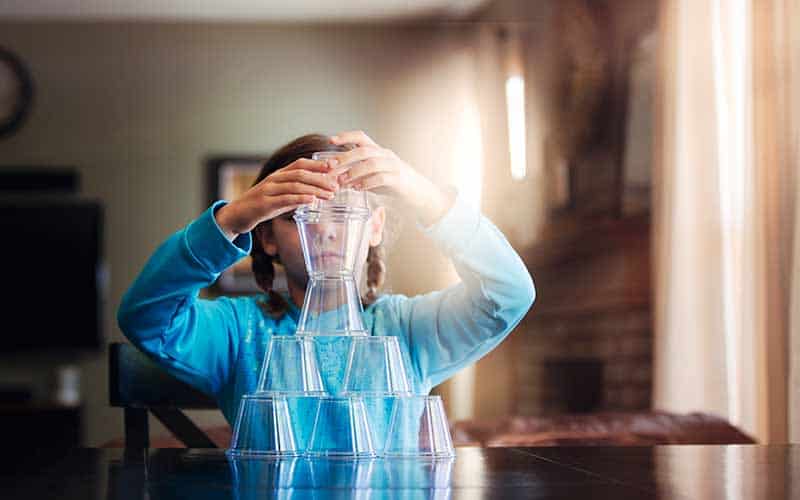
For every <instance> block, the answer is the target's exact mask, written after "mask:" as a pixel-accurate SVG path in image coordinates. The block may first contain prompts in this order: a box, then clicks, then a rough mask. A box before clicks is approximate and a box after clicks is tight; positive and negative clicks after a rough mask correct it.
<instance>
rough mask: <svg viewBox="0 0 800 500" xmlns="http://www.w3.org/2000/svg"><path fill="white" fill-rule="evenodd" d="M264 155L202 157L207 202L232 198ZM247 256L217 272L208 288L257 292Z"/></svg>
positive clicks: (248, 184)
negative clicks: (217, 274) (204, 166)
mask: <svg viewBox="0 0 800 500" xmlns="http://www.w3.org/2000/svg"><path fill="white" fill-rule="evenodd" d="M267 157H268V155H266V154H265V155H220V156H213V157H210V158H208V159H207V160H206V168H207V183H206V184H207V189H208V192H207V203H208V205H210V204H212V203H214V202H215V201H217V200H228V201H231V200H234V199H236V198H238V197H239V196H240V195H241V194H242V193H244V192H245V191H246V190H247V189H249V188H250V187H251V186H252V185H253V182H254V181H255V179H256V178H257V177H258V173H259V172H260V170H261V167H262V166H263V164H264V162H265V161H266V159H267ZM251 266H252V261H251V258H250V257H249V256H248V257H245V258H243V259H241V260H239V261H238V262H236V263H235V264H234V265H232V266H231V267H230V268H228V269H226V270H225V271H224V272H223V273H222V274H220V276H219V278H218V279H217V281H216V282H215V283H214V285H212V287H211V289H212V291H213V292H214V293H216V294H225V295H243V294H249V293H257V292H260V291H261V289H260V288H259V287H258V284H257V283H256V280H255V277H254V276H253V272H252V268H251Z"/></svg>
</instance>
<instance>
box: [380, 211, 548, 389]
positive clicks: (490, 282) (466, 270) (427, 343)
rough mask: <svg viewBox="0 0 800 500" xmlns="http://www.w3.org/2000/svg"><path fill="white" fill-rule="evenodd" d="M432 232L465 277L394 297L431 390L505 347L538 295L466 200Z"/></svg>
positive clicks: (429, 231) (504, 244)
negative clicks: (444, 286) (438, 287)
mask: <svg viewBox="0 0 800 500" xmlns="http://www.w3.org/2000/svg"><path fill="white" fill-rule="evenodd" d="M424 232H425V233H426V234H427V235H428V236H429V237H430V238H432V239H433V240H434V241H435V242H436V244H437V246H438V247H439V248H440V249H441V250H442V251H443V252H444V253H445V254H446V255H447V256H449V257H450V258H451V259H452V262H453V264H454V266H455V269H456V272H457V273H458V275H459V277H460V278H461V283H459V284H457V285H454V286H452V287H450V288H447V289H445V290H441V291H436V292H432V293H428V294H424V295H419V296H416V297H412V298H408V299H406V298H404V297H397V299H396V300H394V301H393V302H394V309H395V312H396V314H397V318H398V321H399V322H400V324H401V328H402V331H403V332H404V334H405V335H406V339H407V342H408V345H409V351H410V353H411V357H412V363H413V364H414V368H415V369H416V370H417V372H418V373H417V375H418V376H419V377H420V380H421V381H422V383H423V385H424V386H425V387H426V388H428V389H429V388H431V387H433V386H435V385H438V384H440V383H441V382H443V381H444V380H446V379H447V378H449V377H451V376H452V375H453V374H455V373H456V372H457V371H458V370H460V369H461V368H463V367H465V366H467V365H469V364H471V363H473V362H475V361H477V360H478V359H480V358H481V357H483V356H484V355H485V354H487V353H488V352H489V351H491V350H492V349H493V348H494V347H495V346H497V345H498V344H499V343H500V342H501V341H502V340H503V339H504V338H505V337H506V336H507V335H508V334H509V333H510V332H511V330H512V329H513V328H514V327H515V326H516V325H517V323H519V322H520V320H522V318H523V317H524V316H525V314H526V313H527V312H528V310H529V309H530V307H531V305H532V304H533V301H534V299H535V296H536V292H535V289H534V285H533V280H532V279H531V276H530V274H529V273H528V270H527V268H526V267H525V264H523V262H522V260H521V259H520V257H519V256H518V255H517V253H516V252H515V251H514V249H513V248H511V245H509V244H508V242H507V241H506V239H505V237H504V236H503V234H502V233H501V232H500V231H499V230H498V229H497V228H496V227H495V226H494V224H492V223H491V222H490V221H489V220H488V219H487V218H486V217H484V216H482V215H481V214H480V213H479V212H478V211H477V210H475V209H473V208H472V207H470V206H469V205H468V204H467V203H465V202H464V201H463V199H461V198H457V199H456V201H455V203H454V205H453V206H452V207H451V208H450V210H449V211H448V212H447V213H446V214H445V215H444V217H443V218H442V219H441V220H439V221H438V222H437V223H435V224H434V225H433V226H431V227H429V228H427V229H424Z"/></svg>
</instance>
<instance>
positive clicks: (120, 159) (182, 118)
mask: <svg viewBox="0 0 800 500" xmlns="http://www.w3.org/2000/svg"><path fill="white" fill-rule="evenodd" d="M463 38H464V33H463V29H461V28H442V27H435V26H432V27H421V28H409V27H386V26H384V27H365V28H356V27H342V28H335V27H315V28H312V27H302V26H294V27H283V28H281V27H276V26H266V25H179V24H52V23H35V24H30V23H0V45H2V46H5V47H7V48H9V49H11V50H12V51H14V52H16V53H17V54H18V55H19V56H20V57H21V58H22V60H23V61H24V62H25V64H26V65H27V66H28V68H29V69H30V71H31V72H32V75H33V79H34V81H35V84H36V97H35V98H36V102H35V104H34V108H33V112H32V115H31V116H30V118H29V120H28V122H27V124H26V125H25V126H24V128H23V129H22V130H21V131H19V132H18V133H17V134H16V135H14V136H11V137H9V138H7V139H3V140H2V141H0V168H2V166H16V165H40V166H44V167H47V166H56V165H68V166H74V167H75V168H77V169H78V170H79V171H80V173H81V175H82V177H83V193H84V194H85V195H87V196H89V197H92V198H97V199H99V200H102V201H103V203H104V204H105V207H106V220H107V227H106V233H105V253H106V258H107V260H108V262H109V264H110V269H111V282H110V290H109V297H108V303H107V306H106V309H105V313H106V324H105V326H106V332H107V336H108V338H109V340H121V338H122V337H121V335H120V333H119V331H118V329H117V327H116V322H115V311H116V308H117V306H118V304H119V300H120V297H121V295H122V294H123V293H124V291H125V289H126V288H127V286H128V285H129V283H130V282H131V281H132V280H133V278H134V277H135V275H136V274H137V272H138V271H139V269H141V266H142V265H143V263H144V262H145V260H146V259H147V257H148V256H149V255H150V253H151V252H152V251H153V249H154V247H155V246H156V245H157V244H158V242H160V241H162V240H163V239H164V238H166V237H167V236H168V235H169V234H171V233H172V232H173V231H175V230H176V229H178V228H180V227H182V226H183V225H185V224H186V223H187V222H188V221H189V220H191V219H192V218H193V217H195V216H196V215H197V214H199V213H200V212H201V211H202V210H203V209H204V207H205V204H206V200H205V194H204V193H205V185H204V175H203V172H204V171H203V160H204V158H205V157H207V156H209V155H212V154H220V153H264V152H268V151H270V150H272V149H274V148H276V147H278V146H280V145H281V144H283V143H285V142H286V141H288V140H290V139H292V138H294V137H296V136H298V135H301V134H304V133H307V132H311V131H322V132H328V133H332V132H334V131H339V130H344V129H352V128H362V129H365V130H367V131H368V132H370V133H371V134H372V135H373V136H374V137H375V138H376V139H377V140H378V141H380V142H383V143H385V144H387V145H388V146H390V147H393V149H395V150H396V151H397V152H398V153H399V154H400V155H401V156H404V157H407V158H409V160H411V161H412V163H413V164H415V165H417V166H418V167H419V168H420V169H421V170H423V171H424V172H426V173H428V174H430V175H432V176H433V177H437V178H438V180H440V181H454V178H453V176H454V175H455V174H454V173H453V172H454V170H455V169H453V168H450V167H448V168H440V167H441V166H440V165H438V164H437V162H436V161H431V159H434V160H435V159H436V152H437V151H438V150H439V149H440V148H445V149H448V150H454V149H456V147H455V143H453V142H452V141H453V140H454V139H453V138H452V137H451V136H450V135H449V134H448V131H449V129H448V120H447V119H446V118H447V117H448V116H451V113H452V112H453V110H454V108H457V107H459V106H460V105H459V104H458V103H457V102H455V101H454V100H452V99H451V100H448V89H449V88H451V87H452V86H453V85H455V87H457V88H460V87H464V85H465V84H464V83H463V82H462V83H454V82H457V81H458V79H459V78H460V77H461V75H460V74H452V73H451V72H450V71H449V68H452V67H456V68H462V69H463V68H465V65H464V63H463V59H460V60H461V61H462V62H461V63H459V62H456V63H455V66H453V65H450V64H448V63H446V62H444V61H446V60H447V57H448V55H449V54H450V53H455V52H458V51H457V50H455V48H456V47H460V46H461V45H462V41H463ZM459 57H462V56H459ZM468 66H469V65H468V64H467V65H466V69H465V71H468V70H469V67H468ZM451 84H452V85H451ZM459 86H460V87H459ZM464 89H465V90H464ZM464 89H462V90H463V92H466V93H467V94H468V92H469V88H468V85H467V86H466V87H464ZM432 97H436V98H435V99H433V98H432ZM401 109H405V114H404V115H403V118H402V119H395V116H396V115H392V114H390V112H391V113H397V112H398V110H401ZM413 110H418V111H419V113H420V114H415V113H414V112H413ZM417 139H420V140H422V141H423V142H421V143H419V142H418V141H417ZM420 144H421V145H420ZM407 226H408V225H407ZM411 228H412V229H408V227H407V228H406V229H405V230H404V233H403V234H404V235H406V237H404V239H401V242H400V243H398V244H397V246H396V249H395V252H393V256H392V257H391V259H390V262H389V271H390V287H391V288H392V289H393V290H394V291H396V292H404V293H417V292H420V291H425V290H427V289H430V288H433V287H436V286H439V285H441V283H442V282H443V280H445V279H448V278H446V277H443V274H442V273H443V272H444V273H446V271H441V270H440V269H442V266H441V265H440V264H441V263H442V262H443V261H442V259H441V257H434V258H429V255H430V252H432V251H433V248H432V247H431V246H430V245H429V244H428V243H426V242H422V241H420V240H419V239H418V238H415V237H412V235H413V231H412V230H413V225H412V226H411ZM62 265H67V263H62ZM393 269H414V272H413V273H408V272H403V271H399V272H394V273H393V272H392V270H393ZM43 291H44V290H43ZM51 368H52V366H51V365H50V363H47V364H43V365H39V366H29V365H27V364H19V363H17V364H14V363H13V362H11V363H10V364H8V363H7V364H5V366H4V368H2V369H0V377H2V378H3V379H5V380H10V379H26V378H28V377H32V378H33V379H34V381H35V382H37V383H39V385H42V383H43V382H42V377H43V376H44V375H41V374H42V373H47V372H49V370H51ZM81 368H82V384H83V394H84V398H85V403H86V405H87V413H86V417H87V418H86V424H85V425H86V443H87V444H88V445H98V444H101V443H103V442H105V441H107V440H109V439H111V438H115V437H119V436H120V435H121V432H122V421H121V412H120V411H119V410H117V409H112V408H110V407H108V405H107V398H108V396H107V394H108V388H107V370H106V357H105V354H102V355H100V356H97V357H96V358H93V359H89V360H84V361H82V362H81ZM194 416H195V417H197V418H199V420H200V422H201V423H210V422H220V421H221V420H220V417H219V415H218V414H216V413H204V412H201V413H196V414H195V415H194ZM155 432H158V429H156V430H155Z"/></svg>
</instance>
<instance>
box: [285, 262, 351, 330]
mask: <svg viewBox="0 0 800 500" xmlns="http://www.w3.org/2000/svg"><path fill="white" fill-rule="evenodd" d="M361 313H362V308H361V298H360V297H359V295H358V287H356V282H355V279H354V278H353V277H352V276H350V277H345V278H343V277H334V278H330V277H317V278H312V279H311V280H310V281H309V282H308V288H307V289H306V295H305V299H304V302H303V309H302V310H301V313H300V319H299V321H298V322H297V333H296V334H297V335H366V334H367V332H366V329H365V328H364V323H363V321H362V319H361Z"/></svg>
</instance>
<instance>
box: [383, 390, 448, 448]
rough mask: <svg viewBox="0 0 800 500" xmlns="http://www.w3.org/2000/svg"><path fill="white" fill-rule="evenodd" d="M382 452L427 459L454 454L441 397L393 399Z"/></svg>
mask: <svg viewBox="0 0 800 500" xmlns="http://www.w3.org/2000/svg"><path fill="white" fill-rule="evenodd" d="M383 455H384V456H386V457H427V458H448V457H453V456H455V451H454V449H453V442H452V440H451V439H450V430H449V428H448V426H447V416H446V415H445V413H444V405H442V398H441V397H439V396H408V397H397V398H395V399H394V408H393V410H392V418H391V420H390V421H389V428H388V431H387V437H386V443H385V445H384V448H383Z"/></svg>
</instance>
